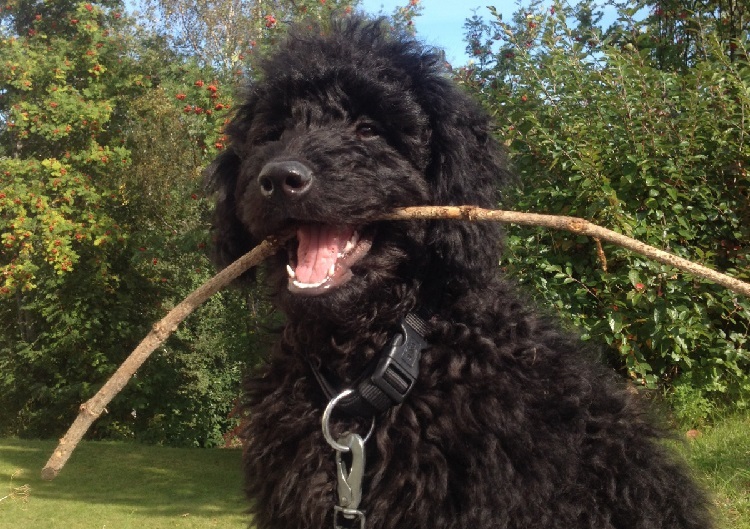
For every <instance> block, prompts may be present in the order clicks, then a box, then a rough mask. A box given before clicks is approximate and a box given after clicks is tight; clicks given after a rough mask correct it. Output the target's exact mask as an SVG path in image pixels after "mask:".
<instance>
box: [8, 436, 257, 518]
mask: <svg viewBox="0 0 750 529" xmlns="http://www.w3.org/2000/svg"><path fill="white" fill-rule="evenodd" d="M55 444H56V443H55V442H54V441H51V442H50V441H20V440H15V439H12V440H11V439H0V498H1V497H3V496H5V495H7V494H9V493H11V492H13V491H14V489H17V488H19V487H23V486H24V485H27V486H28V489H29V490H28V498H27V500H26V501H24V498H23V494H22V493H23V491H19V490H16V492H18V493H21V494H14V495H13V496H12V497H10V498H6V499H5V500H3V501H2V502H0V529H162V528H181V529H188V528H191V529H192V528H211V527H220V528H222V529H241V528H242V529H244V528H247V522H248V517H247V516H246V515H244V514H243V510H244V509H245V508H246V503H245V500H244V498H243V495H242V479H241V476H240V457H241V453H240V451H239V450H219V449H214V450H201V449H177V448H163V447H155V446H145V445H139V444H126V443H101V442H88V443H82V444H81V445H80V446H79V447H78V448H77V449H76V451H75V452H74V453H73V456H72V457H71V459H70V461H68V463H67V465H66V466H65V468H63V470H62V472H61V473H60V475H59V476H58V477H57V478H55V479H54V480H53V481H49V482H48V481H43V480H42V479H41V478H40V471H41V469H42V467H43V466H44V464H45V463H46V462H47V459H48V458H49V456H50V455H51V454H52V451H53V450H54V448H55ZM14 473H15V475H14ZM11 476H13V477H12V479H11Z"/></svg>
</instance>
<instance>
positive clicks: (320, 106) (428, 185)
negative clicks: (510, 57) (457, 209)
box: [208, 18, 507, 306]
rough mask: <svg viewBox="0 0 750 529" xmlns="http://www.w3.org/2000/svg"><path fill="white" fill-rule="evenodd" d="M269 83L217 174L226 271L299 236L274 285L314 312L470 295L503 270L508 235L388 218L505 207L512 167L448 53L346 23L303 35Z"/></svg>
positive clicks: (219, 250)
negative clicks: (412, 289) (267, 241)
mask: <svg viewBox="0 0 750 529" xmlns="http://www.w3.org/2000/svg"><path fill="white" fill-rule="evenodd" d="M259 74H260V75H259V79H258V80H257V81H255V82H253V83H251V84H250V86H249V87H248V91H247V95H246V97H245V100H244V102H243V103H242V105H241V106H240V107H239V109H238V110H237V111H236V113H235V115H234V117H233V119H232V121H231V123H230V124H229V125H228V127H227V129H226V133H227V135H228V136H229V138H230V146H229V147H228V149H227V150H226V151H225V152H224V153H222V154H221V155H220V156H219V157H218V158H217V160H216V161H215V162H214V163H213V164H212V166H211V167H210V168H209V169H208V175H209V182H210V183H211V185H212V187H213V188H214V190H215V191H216V192H217V208H216V214H215V225H214V239H215V256H216V260H217V262H218V263H219V264H220V265H226V264H228V263H230V262H231V261H233V260H234V259H236V258H237V257H239V256H240V255H241V254H242V253H244V252H246V251H248V250H249V249H250V248H251V247H252V246H254V245H255V244H256V243H258V242H259V241H260V240H261V239H263V238H264V237H266V236H268V235H270V234H273V233H275V232H278V231H280V230H282V229H285V228H293V229H296V233H297V237H296V238H295V239H294V240H293V241H292V242H290V244H289V246H288V248H286V250H285V251H284V252H280V253H279V255H277V257H276V260H275V261H273V263H272V264H271V265H270V266H269V280H270V281H271V282H272V283H275V285H276V286H277V287H278V288H279V291H280V292H281V291H283V294H282V295H283V296H285V297H286V298H287V299H298V300H300V302H304V303H307V304H308V305H309V304H310V303H311V301H310V300H311V299H312V298H315V299H316V300H318V301H320V303H323V304H324V303H325V300H326V299H328V300H330V299H333V298H337V299H339V300H340V298H341V296H348V297H349V299H352V300H354V299H357V298H363V297H364V296H369V295H370V294H371V292H372V291H374V290H383V289H385V290H388V289H393V288H394V287H398V285H402V286H403V285H407V284H408V285H421V286H422V288H423V289H432V290H433V291H444V290H450V289H451V288H452V285H453V286H455V287H456V288H462V289H463V288H466V287H467V286H477V285H481V283H482V282H483V281H485V280H486V279H487V277H488V274H490V273H493V272H492V270H493V269H494V268H495V267H496V266H497V261H498V258H499V251H500V239H501V235H500V234H501V231H500V229H499V228H498V227H497V226H496V225H492V224H478V223H474V224H472V223H468V222H456V221H447V220H446V221H431V222H425V221H390V222H384V221H377V220H376V219H377V217H378V215H379V214H383V213H384V212H387V211H389V210H392V209H394V208H397V207H402V206H414V205H430V204H434V205H451V204H452V205H462V204H469V205H476V206H481V207H489V208H494V207H496V206H497V203H498V188H499V185H500V183H501V181H502V180H503V179H504V178H505V177H506V174H507V173H506V165H505V158H504V156H503V155H502V153H501V151H500V149H499V148H498V146H497V144H496V143H495V141H494V140H493V139H492V138H491V136H490V132H489V121H488V119H487V117H486V116H485V114H484V113H483V112H482V111H481V109H480V108H479V107H478V105H477V104H476V103H474V102H473V101H472V100H471V99H470V98H469V97H467V96H466V95H465V94H463V93H462V92H461V91H460V89H458V88H457V87H456V86H454V85H453V84H452V83H451V81H450V80H449V79H448V75H447V71H446V68H445V63H444V60H443V58H442V56H441V54H440V53H438V52H437V51H435V50H432V49H428V48H425V47H424V46H422V45H421V44H420V43H419V42H417V41H416V40H414V39H413V38H411V37H409V36H406V35H397V34H394V33H393V32H392V30H390V29H389V28H388V26H387V24H386V23H385V22H384V21H382V20H375V21H371V20H364V19H359V18H347V19H343V20H341V21H339V22H337V23H335V24H334V26H333V29H332V30H331V31H329V32H327V33H326V34H325V35H321V30H320V28H313V29H310V28H309V27H308V28H298V29H296V30H293V31H292V32H291V34H290V36H289V37H288V39H287V40H286V41H285V43H283V44H282V45H280V46H279V47H278V48H277V49H276V51H275V52H274V53H273V54H272V55H271V56H270V57H268V58H267V59H266V60H265V61H264V62H263V63H262V65H261V67H260V70H259ZM430 283H431V284H430ZM368 299H369V297H368ZM337 306H341V305H340V304H339V305H337Z"/></svg>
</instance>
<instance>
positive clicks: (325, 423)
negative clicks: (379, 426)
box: [321, 389, 375, 452]
mask: <svg viewBox="0 0 750 529" xmlns="http://www.w3.org/2000/svg"><path fill="white" fill-rule="evenodd" d="M352 393H354V390H353V389H345V390H344V391H342V392H341V393H339V394H338V395H336V396H335V397H333V398H332V399H331V400H330V402H329V403H328V405H327V406H326V409H325V411H324V412H323V420H322V421H321V422H322V427H323V437H325V439H326V442H327V443H328V444H329V445H331V448H333V449H334V450H336V451H338V452H348V451H349V450H350V448H349V447H348V446H346V445H343V444H341V443H339V442H337V441H336V440H335V439H334V438H333V436H332V435H331V428H330V426H329V422H330V421H331V414H333V409H334V408H335V407H336V404H338V403H339V402H340V401H341V400H342V399H345V398H346V397H348V396H349V395H351V394H352ZM374 431H375V417H373V418H372V424H371V425H370V431H369V432H367V435H366V436H365V439H364V441H363V443H366V442H367V441H368V440H369V439H370V436H372V432H374Z"/></svg>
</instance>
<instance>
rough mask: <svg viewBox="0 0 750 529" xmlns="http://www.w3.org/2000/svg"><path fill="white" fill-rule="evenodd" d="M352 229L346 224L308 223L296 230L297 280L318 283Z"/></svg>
mask: <svg viewBox="0 0 750 529" xmlns="http://www.w3.org/2000/svg"><path fill="white" fill-rule="evenodd" d="M353 234H354V230H353V229H352V228H350V227H347V226H329V225H325V224H310V225H306V226H301V227H300V228H299V229H298V230H297V240H298V241H299V248H298V249H297V269H296V270H295V271H294V272H295V275H296V277H297V281H299V282H300V283H306V284H315V283H320V282H321V281H323V280H324V279H325V278H326V277H328V271H329V270H330V268H331V265H335V264H336V260H337V259H338V254H339V253H340V252H341V251H342V250H343V249H344V247H345V246H346V243H347V241H348V240H349V239H351V237H352V235H353Z"/></svg>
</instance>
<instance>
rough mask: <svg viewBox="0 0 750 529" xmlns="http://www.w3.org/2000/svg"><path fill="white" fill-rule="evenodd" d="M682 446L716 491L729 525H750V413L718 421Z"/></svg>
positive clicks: (731, 528) (729, 528) (746, 528)
mask: <svg viewBox="0 0 750 529" xmlns="http://www.w3.org/2000/svg"><path fill="white" fill-rule="evenodd" d="M681 450H682V451H683V452H684V453H685V456H686V457H687V459H688V461H689V462H690V464H691V465H692V467H693V468H694V469H695V471H696V474H697V475H698V476H699V477H700V479H702V481H703V483H704V484H705V486H706V487H707V488H708V489H709V490H710V491H711V492H712V493H713V496H714V502H715V504H716V507H717V512H718V514H719V516H720V521H721V522H722V525H721V527H723V528H726V529H750V415H747V414H743V415H735V416H732V417H728V418H725V419H723V420H721V421H719V422H717V423H716V424H715V425H714V426H712V427H710V428H708V429H706V430H705V431H702V432H701V434H700V435H699V436H698V437H696V438H695V439H692V440H690V441H689V442H687V443H686V444H684V445H683V446H681Z"/></svg>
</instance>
